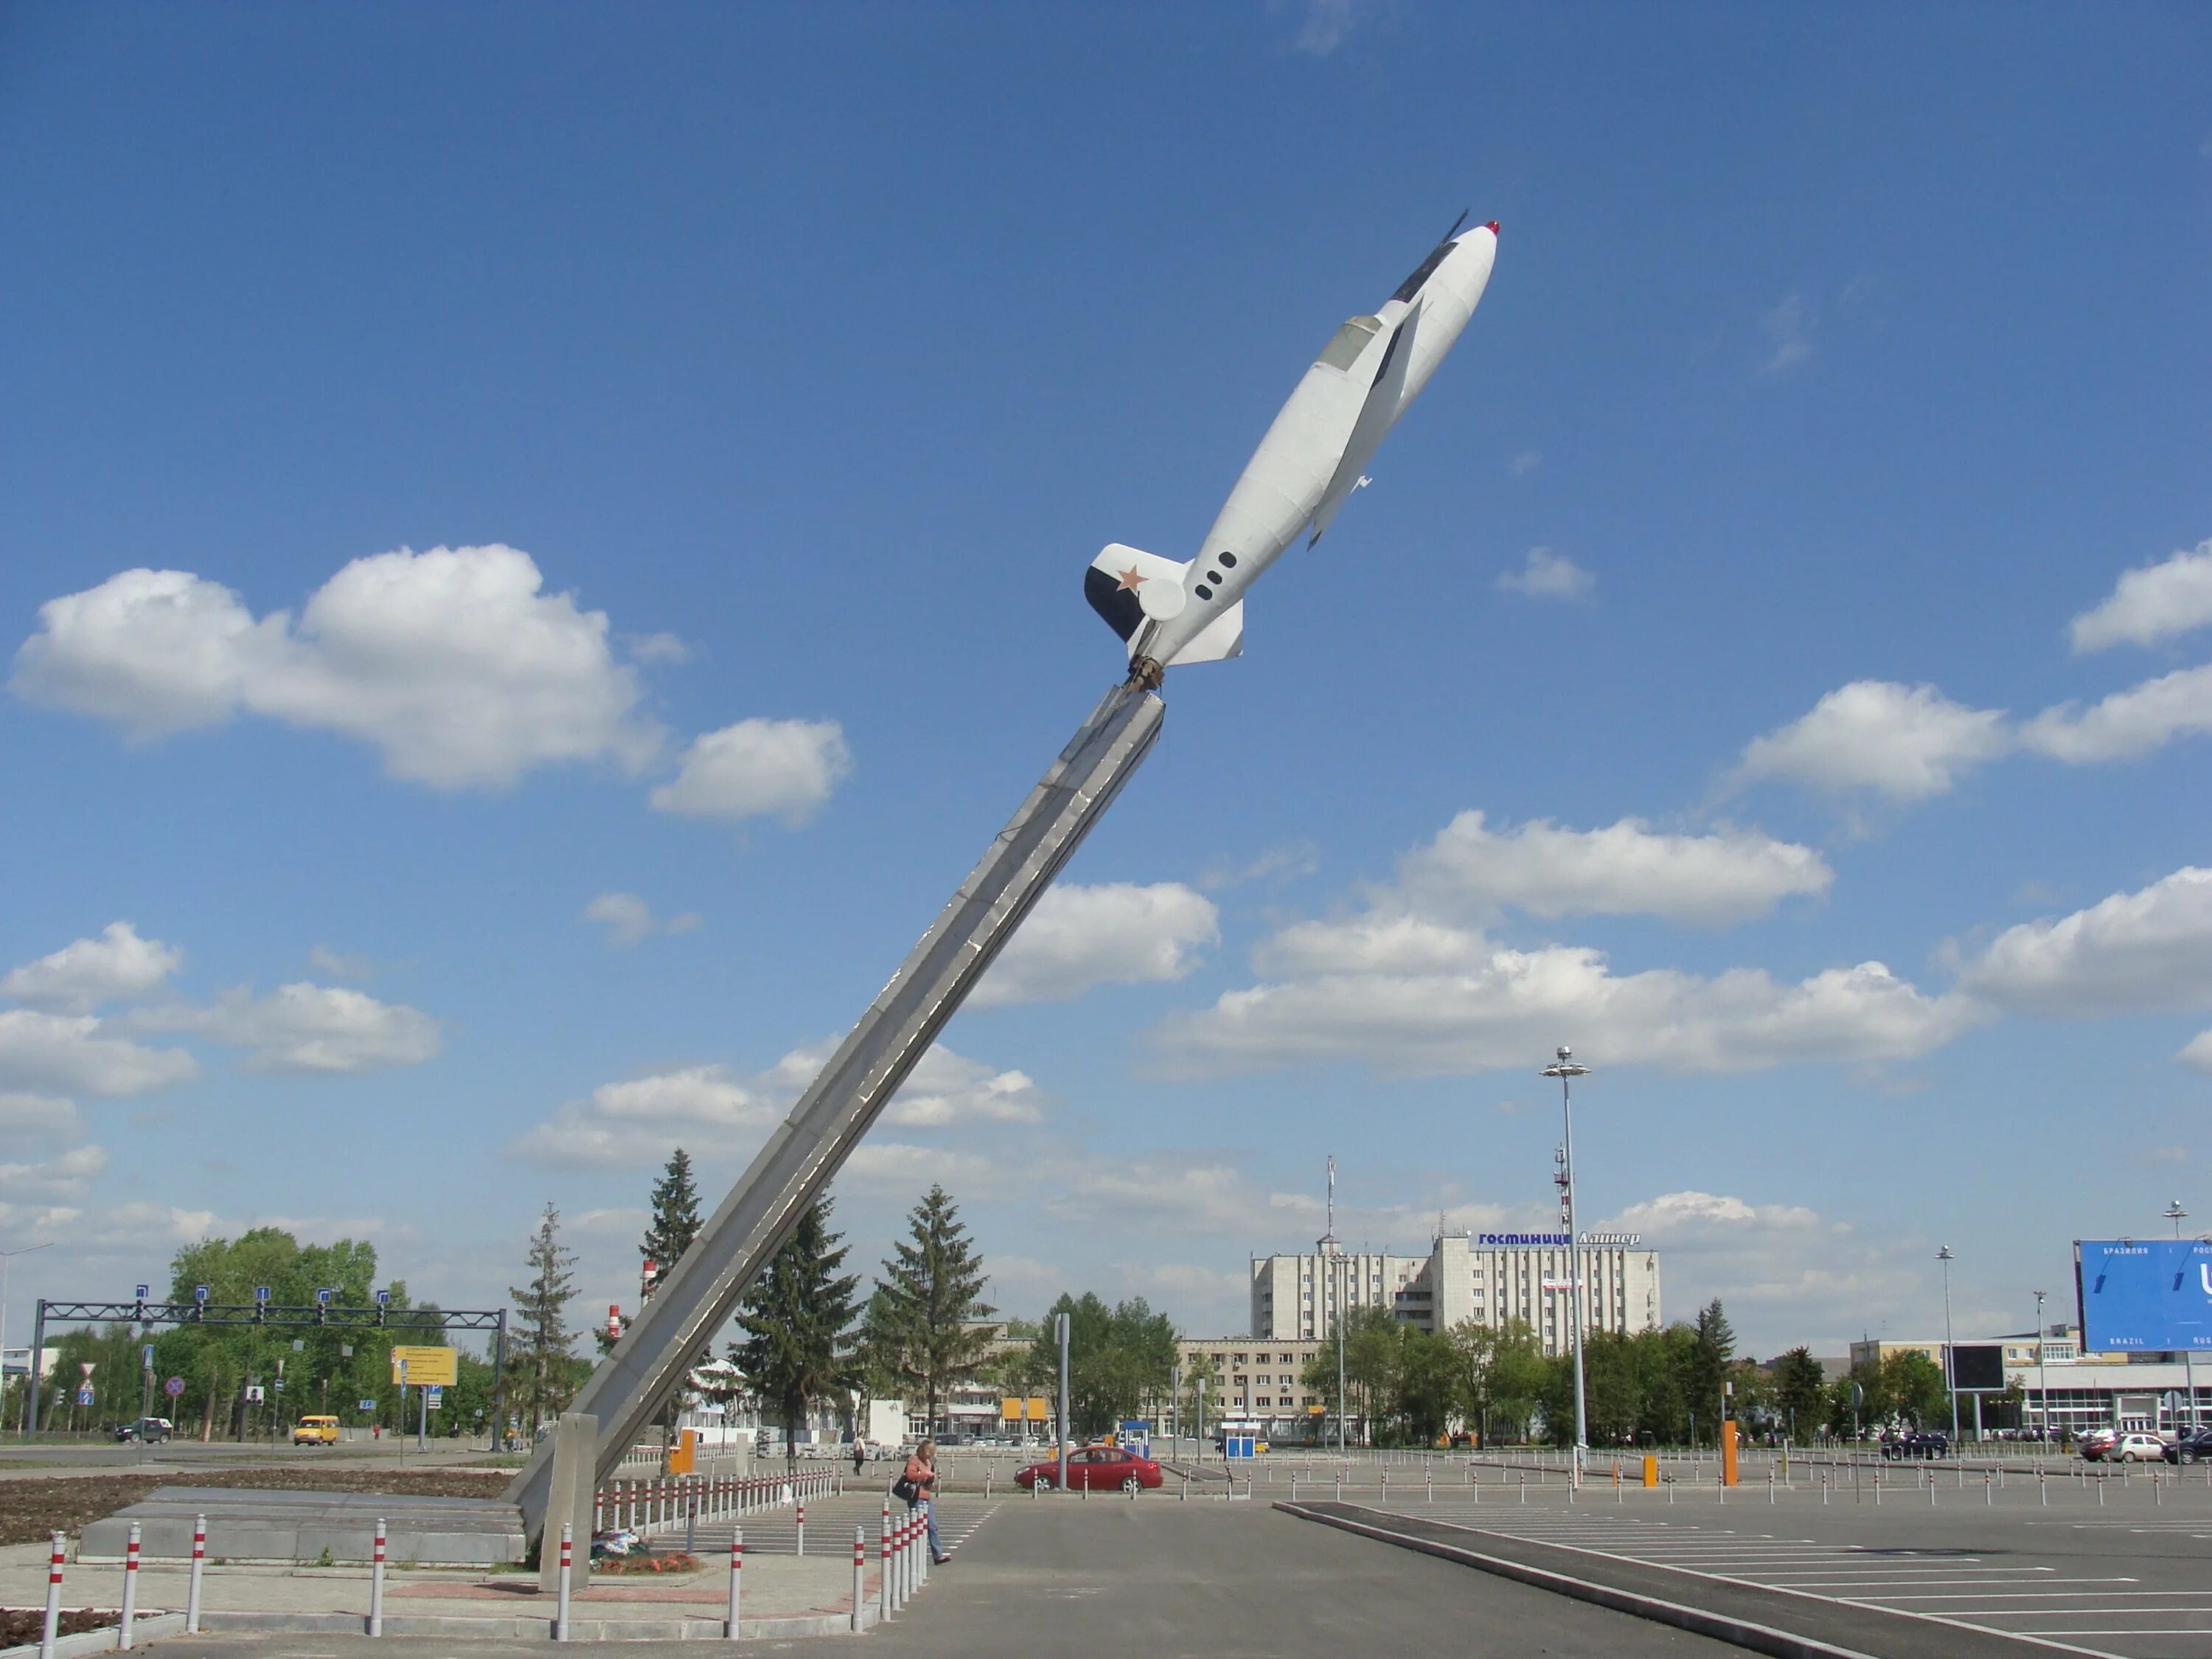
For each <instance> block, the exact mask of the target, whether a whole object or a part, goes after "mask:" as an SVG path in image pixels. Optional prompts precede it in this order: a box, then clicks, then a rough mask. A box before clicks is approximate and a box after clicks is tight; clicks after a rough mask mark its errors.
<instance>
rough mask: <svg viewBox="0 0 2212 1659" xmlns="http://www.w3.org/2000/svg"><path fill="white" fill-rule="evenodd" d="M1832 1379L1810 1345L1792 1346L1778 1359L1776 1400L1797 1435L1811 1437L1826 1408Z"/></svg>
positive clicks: (1785, 1419) (1777, 1407)
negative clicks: (1806, 1346) (1805, 1346)
mask: <svg viewBox="0 0 2212 1659" xmlns="http://www.w3.org/2000/svg"><path fill="white" fill-rule="evenodd" d="M1827 1389H1828V1379H1827V1376H1826V1373H1825V1372H1823V1371H1822V1370H1820V1361H1819V1360H1817V1359H1815V1358H1813V1351H1812V1350H1811V1349H1810V1348H1792V1349H1790V1352H1787V1353H1785V1354H1784V1355H1783V1356H1782V1357H1781V1358H1779V1359H1777V1360H1776V1361H1775V1362H1774V1404H1775V1408H1776V1409H1777V1410H1778V1411H1779V1412H1780V1413H1781V1414H1782V1419H1783V1422H1784V1425H1792V1424H1794V1425H1796V1426H1795V1428H1794V1429H1792V1431H1791V1432H1792V1434H1793V1436H1796V1437H1810V1436H1811V1435H1812V1434H1813V1432H1814V1430H1815V1429H1817V1428H1818V1427H1819V1426H1820V1422H1821V1419H1822V1417H1823V1415H1824V1414H1825V1413H1826V1406H1827V1401H1826V1395H1827Z"/></svg>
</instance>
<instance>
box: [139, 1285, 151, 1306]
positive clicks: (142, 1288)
mask: <svg viewBox="0 0 2212 1659" xmlns="http://www.w3.org/2000/svg"><path fill="white" fill-rule="evenodd" d="M153 1289H154V1287H153V1286H152V1285H138V1286H137V1293H138V1299H139V1300H140V1301H141V1302H143V1301H144V1300H145V1299H146V1298H147V1297H148V1296H149V1294H151V1292H152V1291H153Z"/></svg>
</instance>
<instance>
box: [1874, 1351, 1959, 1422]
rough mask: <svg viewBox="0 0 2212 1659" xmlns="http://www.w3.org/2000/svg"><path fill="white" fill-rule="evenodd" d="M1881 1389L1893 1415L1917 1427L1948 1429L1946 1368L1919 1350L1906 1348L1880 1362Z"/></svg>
mask: <svg viewBox="0 0 2212 1659" xmlns="http://www.w3.org/2000/svg"><path fill="white" fill-rule="evenodd" d="M1881 1389H1882V1394H1883V1395H1884V1397H1885V1399H1886V1401H1887V1404H1888V1406H1889V1408H1890V1410H1891V1412H1893V1413H1895V1414H1896V1415H1898V1416H1899V1417H1902V1418H1904V1419H1905V1420H1906V1421H1907V1422H1909V1423H1911V1424H1912V1425H1914V1426H1916V1427H1928V1426H1932V1425H1935V1424H1937V1423H1941V1424H1942V1425H1945V1426H1946V1427H1948V1426H1949V1425H1950V1421H1951V1396H1950V1393H1949V1391H1948V1389H1946V1388H1945V1387H1944V1383H1943V1368H1942V1366H1940V1365H1938V1364H1936V1362H1935V1361H1934V1360H1932V1359H1930V1358H1929V1357H1928V1356H1927V1355H1926V1354H1924V1353H1923V1352H1920V1350H1919V1349H1917V1348H1907V1349H1905V1350H1904V1351H1903V1352H1899V1353H1893V1354H1892V1355H1890V1356H1889V1357H1888V1358H1887V1359H1885V1360H1883V1361H1882V1362H1881Z"/></svg>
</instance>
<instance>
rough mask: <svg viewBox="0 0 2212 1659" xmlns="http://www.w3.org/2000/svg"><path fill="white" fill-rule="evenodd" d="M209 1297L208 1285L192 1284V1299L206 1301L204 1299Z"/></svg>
mask: <svg viewBox="0 0 2212 1659" xmlns="http://www.w3.org/2000/svg"><path fill="white" fill-rule="evenodd" d="M207 1299H208V1287H207V1286H206V1285H193V1286H192V1300H193V1301H195V1302H204V1301H206V1300H207Z"/></svg>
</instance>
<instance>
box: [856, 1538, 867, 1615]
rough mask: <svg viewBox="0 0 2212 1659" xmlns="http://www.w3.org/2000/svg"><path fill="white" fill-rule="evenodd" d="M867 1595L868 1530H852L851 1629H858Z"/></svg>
mask: <svg viewBox="0 0 2212 1659" xmlns="http://www.w3.org/2000/svg"><path fill="white" fill-rule="evenodd" d="M867 1594H868V1529H867V1528H866V1527H855V1528H853V1628H854V1631H855V1632H857V1631H859V1629H860V1612H861V1606H862V1604H863V1603H864V1602H865V1601H866V1599H867Z"/></svg>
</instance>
